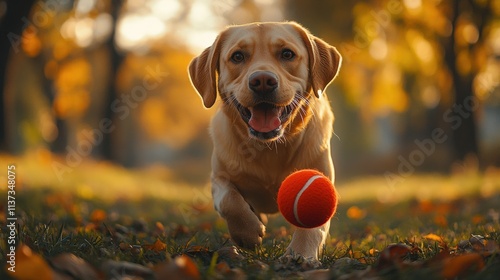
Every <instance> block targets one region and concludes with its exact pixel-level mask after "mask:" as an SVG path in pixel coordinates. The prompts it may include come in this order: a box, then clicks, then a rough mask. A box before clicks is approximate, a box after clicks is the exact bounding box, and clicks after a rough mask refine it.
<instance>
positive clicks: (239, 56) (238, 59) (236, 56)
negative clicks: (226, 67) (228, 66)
mask: <svg viewBox="0 0 500 280" xmlns="http://www.w3.org/2000/svg"><path fill="white" fill-rule="evenodd" d="M244 59H245V55H243V53H242V52H240V51H237V52H234V53H233V54H232V55H231V61H233V62H234V63H240V62H242V61H243V60H244Z"/></svg>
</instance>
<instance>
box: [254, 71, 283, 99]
mask: <svg viewBox="0 0 500 280" xmlns="http://www.w3.org/2000/svg"><path fill="white" fill-rule="evenodd" d="M248 87H249V88H250V89H251V90H252V91H253V92H255V93H257V94H269V93H272V92H273V91H274V90H275V89H276V88H277V87H278V77H277V76H276V75H275V74H274V73H272V72H269V71H256V72H254V73H252V75H250V78H249V80H248Z"/></svg>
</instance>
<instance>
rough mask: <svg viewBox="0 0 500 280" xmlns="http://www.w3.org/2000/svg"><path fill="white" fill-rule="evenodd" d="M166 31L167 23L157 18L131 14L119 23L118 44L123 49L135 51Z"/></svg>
mask: <svg viewBox="0 0 500 280" xmlns="http://www.w3.org/2000/svg"><path fill="white" fill-rule="evenodd" d="M166 31H167V27H166V25H165V23H164V22H163V21H162V20H160V19H159V18H158V17H156V16H151V15H138V14H129V15H126V16H124V17H122V18H121V19H120V20H119V21H118V24H117V33H116V42H117V44H118V46H120V47H121V48H124V49H135V48H138V47H140V45H143V44H144V43H146V42H147V41H148V40H151V39H158V38H160V37H162V36H163V35H165V32H166Z"/></svg>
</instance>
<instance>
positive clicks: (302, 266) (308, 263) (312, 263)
mask: <svg viewBox="0 0 500 280" xmlns="http://www.w3.org/2000/svg"><path fill="white" fill-rule="evenodd" d="M319 267H321V262H320V261H319V260H318V259H316V258H315V257H304V256H302V255H299V254H293V253H285V254H284V255H283V256H281V257H280V258H279V259H278V263H277V265H276V268H277V269H278V270H280V269H286V270H300V271H306V270H311V269H317V268H319Z"/></svg>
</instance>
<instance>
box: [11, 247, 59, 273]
mask: <svg viewBox="0 0 500 280" xmlns="http://www.w3.org/2000/svg"><path fill="white" fill-rule="evenodd" d="M7 272H8V273H9V275H10V276H11V277H12V278H14V279H19V280H30V279H33V280H52V279H54V272H53V271H52V269H51V268H50V266H49V264H48V263H47V262H46V261H45V260H44V259H43V258H42V257H41V256H40V255H38V254H36V253H34V252H33V251H31V249H30V247H28V246H26V245H20V246H19V248H17V250H16V265H15V272H13V271H11V270H7Z"/></svg>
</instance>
